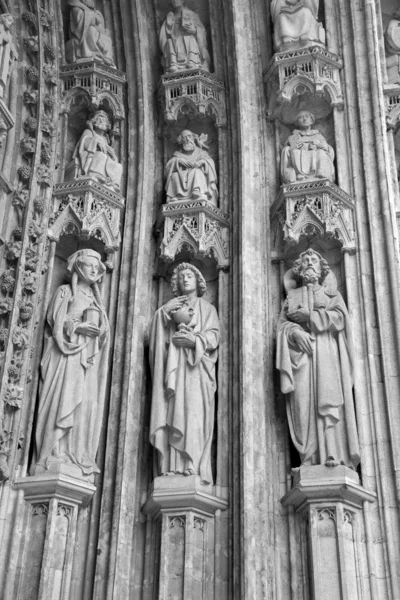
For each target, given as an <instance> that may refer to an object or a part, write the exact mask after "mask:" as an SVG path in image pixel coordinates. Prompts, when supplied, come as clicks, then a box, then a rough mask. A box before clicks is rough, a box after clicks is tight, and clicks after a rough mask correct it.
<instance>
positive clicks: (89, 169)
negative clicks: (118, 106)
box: [73, 110, 122, 192]
mask: <svg viewBox="0 0 400 600" xmlns="http://www.w3.org/2000/svg"><path fill="white" fill-rule="evenodd" d="M110 129H111V123H110V119H109V117H108V115H107V113H106V112H105V111H104V110H98V111H96V113H95V114H94V116H93V117H92V118H91V119H89V121H88V122H87V129H85V131H84V132H83V134H82V136H81V138H80V140H79V142H78V143H77V145H76V148H75V150H74V154H73V159H74V161H75V179H81V178H82V177H92V178H93V179H95V180H96V181H98V182H99V183H102V184H104V185H105V186H107V187H109V188H112V189H113V190H115V191H117V192H119V190H120V185H121V176H122V165H121V164H120V163H119V162H118V160H117V156H116V154H115V152H114V150H113V148H112V147H111V145H110V139H109V137H108V135H107V132H108V131H110Z"/></svg>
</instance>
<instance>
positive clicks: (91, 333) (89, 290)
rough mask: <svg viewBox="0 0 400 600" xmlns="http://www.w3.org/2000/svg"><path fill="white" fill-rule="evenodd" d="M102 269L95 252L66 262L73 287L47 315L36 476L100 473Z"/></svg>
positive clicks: (62, 290) (104, 335) (104, 361)
mask: <svg viewBox="0 0 400 600" xmlns="http://www.w3.org/2000/svg"><path fill="white" fill-rule="evenodd" d="M105 270H106V268H105V266H104V264H103V263H102V262H101V256H100V254H98V252H95V251H94V250H79V251H78V252H75V254H73V255H72V256H70V257H69V259H68V265H67V274H68V275H69V276H70V277H71V283H70V284H67V285H62V286H60V287H59V288H58V289H57V290H56V292H55V294H54V296H53V298H52V300H51V302H50V305H49V308H48V311H47V324H46V327H47V329H46V331H45V340H44V348H43V356H42V361H41V365H40V388H39V411H38V418H37V425H36V437H35V439H36V454H37V462H36V465H35V467H34V472H35V473H36V474H37V473H38V472H40V471H41V470H48V469H52V468H53V469H54V468H57V467H58V466H59V465H61V464H67V465H76V466H77V467H79V468H80V470H81V472H82V474H84V475H92V474H93V473H99V472H100V471H99V469H98V467H97V465H96V463H95V457H96V452H97V447H98V443H99V437H100V429H101V422H102V418H103V407H104V399H105V392H106V381H107V371H108V353H109V323H108V319H107V315H106V312H105V309H104V306H103V303H102V300H101V296H100V291H99V288H98V285H97V282H98V281H99V279H100V278H101V277H102V276H103V274H104V272H105Z"/></svg>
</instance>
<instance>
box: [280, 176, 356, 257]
mask: <svg viewBox="0 0 400 600" xmlns="http://www.w3.org/2000/svg"><path fill="white" fill-rule="evenodd" d="M353 210H354V202H353V199H352V198H351V197H350V196H349V195H348V194H346V192H344V191H343V190H342V189H341V188H339V187H338V186H337V185H335V184H334V183H332V182H331V181H328V180H327V179H318V180H315V181H306V182H304V183H303V182H302V183H290V184H286V185H283V186H282V187H281V191H280V193H279V196H278V197H277V199H276V200H275V202H274V203H273V205H272V207H271V222H272V224H273V229H275V230H276V232H275V235H276V236H277V238H278V240H280V241H282V242H284V243H288V244H298V242H299V239H300V236H302V235H305V236H309V235H315V234H318V235H319V236H320V237H321V238H328V239H335V238H336V239H337V240H338V241H339V242H340V244H341V245H342V247H343V251H345V252H349V253H350V254H354V253H355V251H356V241H355V233H354V217H353ZM279 245H280V244H279V243H277V244H276V246H277V247H278V246H279Z"/></svg>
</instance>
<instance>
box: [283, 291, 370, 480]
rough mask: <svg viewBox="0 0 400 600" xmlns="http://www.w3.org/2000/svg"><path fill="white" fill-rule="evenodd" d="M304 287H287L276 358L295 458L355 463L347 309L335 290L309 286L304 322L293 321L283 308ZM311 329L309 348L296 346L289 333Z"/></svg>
mask: <svg viewBox="0 0 400 600" xmlns="http://www.w3.org/2000/svg"><path fill="white" fill-rule="evenodd" d="M304 290H306V288H304V287H302V288H297V289H295V290H291V291H290V292H289V295H288V299H287V300H286V302H285V304H284V307H283V310H282V313H281V317H280V322H279V326H278V336H277V362H276V366H277V368H278V369H279V370H280V372H281V390H282V392H283V393H284V394H287V415H288V421H289V428H290V433H291V437H292V440H293V443H294V445H295V447H296V449H297V450H298V452H299V454H300V457H301V462H302V463H307V464H324V463H325V461H326V460H327V458H328V457H329V456H333V457H334V458H335V459H336V460H337V461H338V462H342V463H344V464H345V465H346V466H348V467H351V468H356V467H357V465H358V463H359V461H360V457H359V446H358V435H357V427H356V419H355V411H354V401H353V393H352V387H353V380H352V345H351V339H352V338H351V330H350V324H349V315H348V312H347V308H346V305H345V304H344V301H343V298H342V297H341V295H340V294H339V293H338V292H337V291H336V290H331V289H327V288H324V287H320V288H319V289H318V290H316V291H314V310H313V311H312V312H311V317H310V328H308V327H307V326H306V325H304V324H298V323H293V322H291V321H289V320H288V318H287V316H286V314H287V311H288V307H289V306H290V310H294V309H296V308H298V307H299V306H300V304H301V303H302V304H303V305H304ZM299 328H301V329H303V330H305V331H307V332H309V333H311V334H312V335H313V337H314V338H315V341H314V342H312V344H313V347H314V352H313V353H312V355H309V354H307V353H305V352H301V351H300V350H299V349H298V347H297V345H296V344H295V342H294V337H293V333H294V331H295V330H296V329H299Z"/></svg>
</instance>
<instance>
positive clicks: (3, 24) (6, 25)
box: [0, 13, 17, 98]
mask: <svg viewBox="0 0 400 600" xmlns="http://www.w3.org/2000/svg"><path fill="white" fill-rule="evenodd" d="M13 26H14V17H13V16H12V15H11V14H10V13H4V14H2V15H0V98H2V97H3V96H4V90H5V88H6V85H7V81H8V76H9V74H10V69H11V65H12V63H13V61H14V60H15V59H16V58H17V50H16V48H15V46H14V44H13V33H12V29H13Z"/></svg>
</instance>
